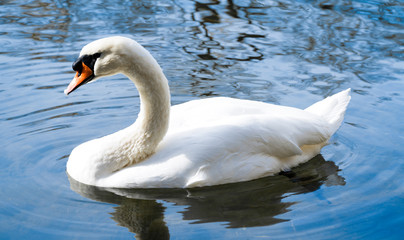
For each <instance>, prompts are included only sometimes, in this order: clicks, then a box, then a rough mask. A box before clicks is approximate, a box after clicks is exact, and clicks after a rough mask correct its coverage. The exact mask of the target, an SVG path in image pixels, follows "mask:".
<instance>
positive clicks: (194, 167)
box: [65, 37, 350, 188]
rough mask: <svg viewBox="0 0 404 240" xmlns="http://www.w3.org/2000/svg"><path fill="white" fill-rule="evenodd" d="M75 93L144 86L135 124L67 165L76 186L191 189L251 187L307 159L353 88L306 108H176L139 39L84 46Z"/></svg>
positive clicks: (206, 103)
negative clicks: (109, 83)
mask: <svg viewBox="0 0 404 240" xmlns="http://www.w3.org/2000/svg"><path fill="white" fill-rule="evenodd" d="M73 69H74V70H75V71H77V74H76V76H75V78H74V79H73V80H72V82H71V83H70V84H69V86H68V87H67V89H66V90H65V93H66V94H69V93H71V92H72V91H73V90H75V89H76V88H78V87H79V86H81V85H83V84H85V83H87V82H90V81H95V80H96V79H98V78H100V77H103V76H108V75H113V74H117V73H123V74H125V75H126V76H127V77H129V78H130V79H131V80H132V81H133V82H134V83H135V85H136V87H137V88H138V91H139V94H140V99H141V107H140V113H139V115H138V118H137V120H136V122H135V123H133V124H132V125H131V126H129V127H127V128H125V129H123V130H120V131H118V132H116V133H113V134H111V135H108V136H105V137H102V138H98V139H94V140H91V141H88V142H85V143H83V144H81V145H79V146H78V147H76V148H75V149H74V150H73V151H72V153H71V155H70V157H69V160H68V162H67V172H68V174H69V175H70V176H71V177H72V178H74V179H75V180H77V181H79V182H82V183H85V184H88V185H94V186H100V187H119V188H190V187H197V186H210V185H217V184H225V183H232V182H239V181H247V180H252V179H256V178H260V177H263V176H269V175H272V174H275V173H278V172H279V171H281V170H285V169H289V168H291V167H294V166H297V165H298V164H300V163H303V162H305V161H308V160H309V159H311V158H312V157H314V156H315V155H317V154H318V153H319V152H320V149H321V148H322V147H323V146H324V145H326V143H327V140H328V139H329V138H330V137H331V135H332V134H333V133H334V132H335V131H336V130H337V129H338V128H339V126H340V125H341V122H342V120H343V117H344V114H345V110H346V107H347V105H348V103H349V101H350V95H349V92H350V89H347V90H345V91H342V92H340V93H338V94H335V95H333V96H331V97H328V98H326V99H324V100H322V101H320V102H317V103H315V104H314V105H312V106H310V107H309V108H307V109H305V110H300V109H296V108H291V107H284V106H277V105H272V104H268V103H263V102H255V101H249V100H239V99H232V98H225V97H219V98H208V99H202V100H194V101H190V102H187V103H183V104H179V105H176V106H173V107H170V92H169V87H168V82H167V79H166V77H165V76H164V74H163V72H162V70H161V68H160V66H159V65H158V63H157V62H156V60H155V59H154V58H153V57H152V56H151V54H150V53H149V52H148V51H147V50H146V49H144V48H143V47H142V46H141V45H140V44H138V43H137V42H136V41H134V40H131V39H129V38H125V37H109V38H104V39H99V40H96V41H94V42H92V43H90V44H88V45H86V46H85V47H84V48H83V49H82V51H81V53H80V57H79V58H78V60H77V61H76V62H75V63H74V64H73Z"/></svg>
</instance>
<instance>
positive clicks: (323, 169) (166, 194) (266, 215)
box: [70, 155, 345, 239]
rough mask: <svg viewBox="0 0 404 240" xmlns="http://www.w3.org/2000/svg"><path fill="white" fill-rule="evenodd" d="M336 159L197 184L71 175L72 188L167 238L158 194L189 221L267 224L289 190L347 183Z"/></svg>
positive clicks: (141, 231) (143, 235) (143, 234)
mask: <svg viewBox="0 0 404 240" xmlns="http://www.w3.org/2000/svg"><path fill="white" fill-rule="evenodd" d="M338 171H339V168H338V167H337V166H336V165H335V164H334V162H331V161H326V160H324V158H323V157H322V156H321V155H317V156H316V157H315V158H313V159H312V160H310V161H309V162H307V163H305V164H303V165H301V166H299V167H296V168H294V169H293V171H289V172H283V173H281V174H279V175H276V176H272V177H267V178H262V179H258V180H254V181H250V182H244V183H236V184H227V185H221V186H215V187H204V188H195V189H113V188H98V187H93V186H88V185H84V184H81V183H79V182H77V181H75V180H73V179H71V178H70V184H71V188H72V189H73V190H74V191H76V192H77V193H79V194H81V195H82V196H84V197H86V198H90V199H93V200H96V201H101V202H108V203H114V204H117V205H118V206H116V207H114V212H113V213H111V215H112V216H113V217H112V219H114V220H115V221H116V222H117V223H118V224H119V225H120V226H124V227H126V228H128V229H129V231H131V232H133V233H135V234H136V236H137V237H138V238H140V239H148V238H150V237H151V234H153V237H158V239H168V238H169V229H168V227H167V225H166V223H165V221H164V211H165V207H164V206H163V204H162V203H160V202H158V200H164V201H166V202H170V203H175V204H176V205H181V206H185V211H183V212H181V214H182V217H183V219H184V220H188V221H192V223H209V222H225V223H226V225H227V227H228V228H241V227H257V226H268V225H273V224H276V223H280V222H284V221H288V219H283V218H282V217H278V216H279V215H281V214H283V213H286V212H288V211H290V206H292V205H293V204H295V203H296V202H291V201H287V199H286V197H287V196H290V195H293V194H302V193H308V192H313V191H315V190H317V189H319V188H320V187H321V186H322V185H323V184H324V185H326V186H337V185H345V179H344V178H343V177H341V176H339V175H338Z"/></svg>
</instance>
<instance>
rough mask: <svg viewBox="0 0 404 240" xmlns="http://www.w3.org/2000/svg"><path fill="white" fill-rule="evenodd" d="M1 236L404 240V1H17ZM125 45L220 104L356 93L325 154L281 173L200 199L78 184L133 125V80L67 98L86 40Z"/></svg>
mask: <svg viewBox="0 0 404 240" xmlns="http://www.w3.org/2000/svg"><path fill="white" fill-rule="evenodd" d="M0 13H1V16H2V17H1V18H0V26H1V27H0V46H1V48H0V65H1V66H2V67H1V68H0V75H1V81H0V100H1V102H2V105H1V106H0V121H1V138H0V141H1V142H0V143H1V145H2V146H3V151H2V155H1V157H0V167H1V169H2V170H1V171H0V180H1V188H0V196H1V200H0V233H1V239H25V238H27V237H29V239H75V238H78V239H127V238H133V236H135V237H136V238H137V239H168V238H171V239H234V238H236V239H255V238H266V239H291V238H298V239H400V238H401V236H402V235H403V233H404V232H403V230H402V225H403V223H404V217H403V210H404V209H403V206H404V199H403V196H404V184H403V182H404V181H403V180H404V179H403V177H402V174H401V173H402V172H403V170H404V165H403V161H402V159H403V157H404V151H403V148H402V146H401V145H402V142H403V141H404V137H403V133H404V127H403V126H404V125H403V124H402V117H403V116H402V115H403V109H404V108H403V107H404V99H403V94H404V91H403V89H404V84H403V79H404V60H403V50H404V40H403V39H404V38H403V36H404V32H403V27H404V4H403V3H402V2H400V1H394V0H393V1H383V0H375V1H367V0H357V1H338V0H336V1H307V0H299V1H288V0H287V1H277V0H274V1H230V0H229V1H213V0H212V1H171V0H161V1H125V0H116V1H102V0H98V1H89V2H86V3H85V4H84V3H82V2H79V1H48V0H42V1H40V0H32V1H2V2H1V3H0ZM110 35H124V36H127V37H132V38H134V39H136V40H137V41H138V42H139V43H141V44H142V45H144V46H145V47H146V48H147V49H149V50H150V52H151V53H152V54H153V56H154V57H155V58H156V59H157V61H158V62H159V63H160V64H161V66H162V68H163V69H164V72H165V74H166V75H167V78H168V79H169V81H170V87H171V94H172V103H173V104H178V103H182V102H185V101H189V100H192V99H199V98H205V97H210V96H228V97H236V98H243V99H252V100H258V101H264V102H270V103H276V104H282V105H289V106H294V107H300V108H305V107H307V106H309V105H310V104H312V103H313V102H315V101H318V100H320V99H322V98H324V97H325V96H329V95H330V94H332V93H336V92H338V91H339V90H342V89H346V88H348V87H350V88H352V89H353V94H352V101H351V104H350V105H349V108H348V111H347V114H346V118H345V122H344V124H343V125H342V127H341V129H340V130H339V131H338V132H337V133H336V135H335V136H334V137H333V138H332V139H331V141H330V144H329V145H328V146H326V147H325V148H324V149H323V150H322V154H321V155H319V156H317V157H315V158H313V159H312V160H310V161H309V162H307V163H305V164H303V165H301V166H299V167H297V168H295V169H292V170H291V171H288V172H284V173H281V174H279V175H276V176H272V177H267V178H263V179H258V180H254V181H251V182H246V183H237V184H230V185H224V186H217V187H211V188H201V189H191V190H189V189H188V190H182V189H173V190H141V189H129V190H123V189H100V188H95V187H90V186H85V185H82V184H80V183H77V182H74V180H70V181H69V178H68V176H67V175H66V173H65V165H66V161H67V158H68V156H69V154H70V152H71V150H72V149H73V148H74V147H75V146H77V145H78V144H80V143H82V142H84V141H87V140H90V139H93V138H96V137H100V136H103V135H106V134H109V133H112V132H115V131H117V130H119V129H122V128H124V127H126V126H128V125H129V124H131V123H132V122H133V121H134V120H135V118H136V115H137V113H138V111H139V99H138V92H137V90H136V89H135V88H134V86H133V84H132V83H131V82H130V81H128V80H127V79H125V77H124V76H123V75H117V76H113V77H109V78H107V79H105V80H101V81H99V82H96V83H93V84H91V85H88V86H86V87H83V88H81V89H80V90H78V91H77V92H75V94H73V95H71V96H69V97H66V96H65V95H64V94H63V90H64V89H65V87H66V86H67V84H68V83H69V82H70V80H71V79H72V77H73V75H74V73H73V71H72V70H71V64H72V62H73V61H74V60H75V59H76V57H77V56H78V54H79V51H80V49H81V48H82V46H83V45H85V44H86V43H88V42H90V41H92V40H95V39H98V38H101V37H105V36H110Z"/></svg>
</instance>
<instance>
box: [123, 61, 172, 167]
mask: <svg viewBox="0 0 404 240" xmlns="http://www.w3.org/2000/svg"><path fill="white" fill-rule="evenodd" d="M144 59H145V61H144V62H142V63H139V62H137V63H136V64H134V65H133V66H137V67H136V68H132V69H130V70H129V71H127V72H126V73H125V75H127V76H128V77H129V78H130V79H131V80H132V82H133V83H134V84H135V86H136V88H137V89H138V92H139V95H140V112H139V115H138V118H137V119H136V121H135V123H134V124H133V125H132V126H131V128H132V131H131V133H132V134H133V135H134V136H133V138H134V140H135V144H134V145H135V146H134V151H135V154H136V157H134V161H135V162H139V161H142V160H144V159H145V158H147V157H148V156H150V155H151V154H153V153H154V151H155V149H156V147H157V145H158V144H159V142H160V141H161V140H162V139H163V137H164V136H165V134H166V132H167V130H168V125H169V118H170V91H169V86H168V81H167V79H166V77H165V75H164V73H163V71H162V70H161V68H160V66H159V65H158V63H157V62H156V61H155V60H154V58H152V57H151V55H150V57H146V58H144Z"/></svg>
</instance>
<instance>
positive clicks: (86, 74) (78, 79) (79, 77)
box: [64, 62, 93, 95]
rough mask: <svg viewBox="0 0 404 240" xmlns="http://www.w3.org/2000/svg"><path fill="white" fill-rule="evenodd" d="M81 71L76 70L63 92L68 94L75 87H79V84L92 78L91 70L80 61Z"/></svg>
mask: <svg viewBox="0 0 404 240" xmlns="http://www.w3.org/2000/svg"><path fill="white" fill-rule="evenodd" d="M82 66H83V68H82V71H81V73H80V72H76V76H74V78H73V80H72V81H71V82H70V84H69V86H68V87H67V88H66V89H65V91H64V92H65V94H66V95H69V94H70V93H71V92H73V91H74V90H75V89H77V88H78V87H80V86H81V85H83V84H85V83H87V82H89V81H90V80H91V79H92V78H93V71H92V70H91V69H90V68H89V67H88V66H87V65H86V64H84V63H83V62H82Z"/></svg>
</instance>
